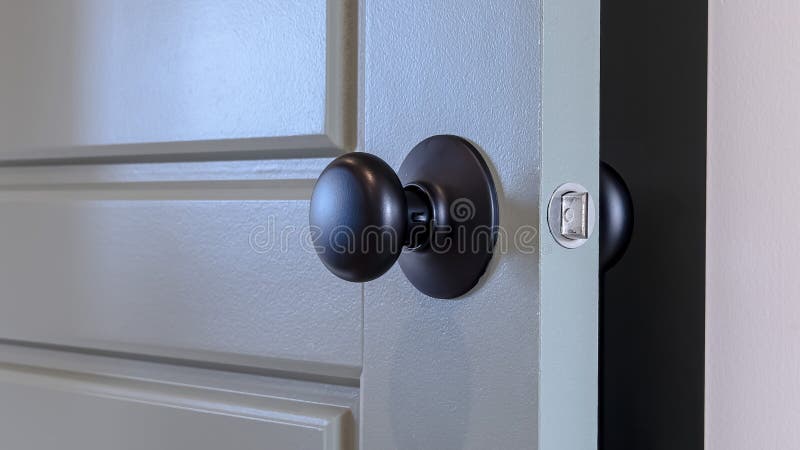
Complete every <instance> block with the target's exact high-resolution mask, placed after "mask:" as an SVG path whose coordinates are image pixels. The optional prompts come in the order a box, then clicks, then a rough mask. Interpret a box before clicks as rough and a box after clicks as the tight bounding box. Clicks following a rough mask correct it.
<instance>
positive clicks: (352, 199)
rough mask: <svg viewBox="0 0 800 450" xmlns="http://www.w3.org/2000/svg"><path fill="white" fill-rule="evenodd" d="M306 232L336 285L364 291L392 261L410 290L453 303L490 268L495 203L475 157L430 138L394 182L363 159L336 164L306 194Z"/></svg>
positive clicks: (456, 143)
mask: <svg viewBox="0 0 800 450" xmlns="http://www.w3.org/2000/svg"><path fill="white" fill-rule="evenodd" d="M309 222H310V224H311V227H312V238H313V241H314V247H315V249H316V251H317V254H318V255H319V257H320V259H321V260H322V263H323V264H324V265H325V267H327V268H328V270H330V271H331V272H332V273H333V274H334V275H336V276H338V277H339V278H342V279H344V280H347V281H353V282H365V281H370V280H373V279H375V278H377V277H379V276H381V275H383V274H384V273H385V272H386V271H388V270H389V269H390V268H391V267H392V265H393V264H394V263H395V261H397V260H398V258H399V259H400V266H401V268H402V269H403V272H404V273H405V274H406V277H407V278H408V279H409V281H411V283H412V284H413V285H414V286H415V287H416V288H417V289H419V290H420V291H422V292H423V293H425V294H427V295H429V296H431V297H436V298H454V297H458V296H460V295H463V294H465V293H466V292H468V291H469V290H470V289H472V287H474V286H475V285H476V284H477V282H478V280H479V279H480V277H481V276H482V275H483V273H484V272H485V270H486V267H487V265H488V262H489V260H490V259H491V256H492V252H493V247H494V243H495V241H496V239H497V226H498V208H497V195H496V193H495V188H494V182H493V180H492V176H491V173H490V171H489V169H488V167H487V165H486V163H485V161H484V160H483V157H482V156H481V154H480V153H479V152H478V150H477V149H475V148H474V147H473V146H472V145H471V144H470V143H469V142H467V141H466V140H464V139H462V138H459V137H456V136H434V137H431V138H428V139H426V140H424V141H422V142H421V143H419V144H418V145H417V146H416V147H414V149H412V151H411V152H410V153H409V155H408V156H407V157H406V159H405V161H404V162H403V164H402V165H401V167H400V170H399V174H398V173H395V172H394V170H392V168H391V167H389V165H388V164H386V162H384V161H383V160H382V159H380V158H378V157H377V156H374V155H371V154H369V153H360V152H357V153H348V154H346V155H343V156H340V157H338V158H336V159H335V160H334V161H333V162H331V163H330V164H329V165H328V166H327V167H326V168H325V170H323V171H322V174H320V176H319V178H318V179H317V183H316V185H315V186H314V192H313V194H312V196H311V209H310V214H309ZM480 234H482V235H480ZM465 243H476V245H475V246H470V245H464V244H465Z"/></svg>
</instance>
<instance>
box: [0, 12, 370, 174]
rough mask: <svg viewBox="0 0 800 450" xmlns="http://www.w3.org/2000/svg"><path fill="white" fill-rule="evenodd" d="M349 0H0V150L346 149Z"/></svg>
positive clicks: (350, 133)
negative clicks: (0, 71) (0, 70)
mask: <svg viewBox="0 0 800 450" xmlns="http://www.w3.org/2000/svg"><path fill="white" fill-rule="evenodd" d="M350 4H351V2H349V1H340V0H330V1H326V0H311V1H301V2H287V1H282V0H269V1H263V0H261V1H257V0H236V1H234V2H218V1H215V0H203V1H190V0H169V1H163V0H147V1H128V0H64V1H55V2H54V1H49V0H29V1H15V2H4V4H3V5H2V9H1V10H0V61H3V76H2V77H0V160H31V159H63V158H71V157H100V158H108V157H112V156H116V157H118V156H129V157H130V156H136V157H138V158H139V159H142V158H153V157H156V156H162V157H163V155H175V154H192V155H198V154H206V155H208V154H213V155H215V156H214V157H216V158H219V157H223V158H231V157H233V156H241V155H243V154H261V155H263V154H282V155H284V156H285V155H309V154H315V155H335V154H338V153H340V152H342V151H346V150H351V149H352V147H353V145H354V138H355V95H356V93H355V63H354V62H355V59H354V55H355V48H354V46H353V45H352V43H350V42H349V41H348V40H349V39H351V35H352V34H353V25H354V24H355V15H354V14H353V12H352V11H351V10H350V8H351V6H350ZM152 143H160V145H148V144H152ZM223 155H225V156H223Z"/></svg>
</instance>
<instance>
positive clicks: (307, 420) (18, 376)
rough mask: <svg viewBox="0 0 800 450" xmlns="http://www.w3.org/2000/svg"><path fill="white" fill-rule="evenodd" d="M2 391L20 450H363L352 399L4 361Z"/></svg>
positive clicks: (6, 430) (9, 428)
mask: <svg viewBox="0 0 800 450" xmlns="http://www.w3.org/2000/svg"><path fill="white" fill-rule="evenodd" d="M185 381H188V379H185ZM0 398H2V399H3V405H4V406H3V407H2V408H0V436H2V444H3V448H9V449H15V450H26V449H30V450H40V449H48V448H75V449H78V448H82V449H101V448H103V449H111V448H113V449H120V450H124V449H142V448H153V449H155V448H164V449H173V450H178V449H198V450H204V449H208V450H212V449H221V448H231V449H237V450H238V449H259V450H263V449H274V450H285V449H298V450H300V449H303V450H305V449H308V450H313V449H320V450H323V449H324V450H350V449H353V448H354V447H353V445H354V441H353V435H354V421H353V416H352V413H351V410H350V409H349V408H348V407H346V406H344V405H335V404H324V403H319V402H316V401H302V400H300V399H287V398H286V397H280V396H266V395H257V394H253V393H247V392H236V391H232V390H221V389H212V388H205V387H198V386H192V385H189V384H187V383H186V382H184V383H181V384H176V383H170V382H159V381H153V380H148V379H141V378H131V377H126V378H123V377H115V376H108V375H95V374H87V373H80V372H71V371H66V370H59V369H50V368H43V367H36V366H29V365H17V364H10V363H2V364H0ZM11 405H13V407H11ZM65 446H66V447H65Z"/></svg>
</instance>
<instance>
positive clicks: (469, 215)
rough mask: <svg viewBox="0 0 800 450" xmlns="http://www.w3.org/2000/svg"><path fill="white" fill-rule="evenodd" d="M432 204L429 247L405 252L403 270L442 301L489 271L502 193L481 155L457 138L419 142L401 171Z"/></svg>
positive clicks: (468, 287)
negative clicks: (499, 197) (499, 193)
mask: <svg viewBox="0 0 800 450" xmlns="http://www.w3.org/2000/svg"><path fill="white" fill-rule="evenodd" d="M398 175H399V177H400V181H401V182H402V184H403V186H415V187H416V188H418V189H419V190H420V191H422V192H423V193H424V194H425V195H427V196H428V198H429V200H430V203H431V205H432V210H433V214H432V216H433V217H432V226H431V234H430V237H429V240H428V243H427V245H424V246H422V247H420V248H418V249H415V250H408V249H407V250H405V251H404V252H403V253H402V255H400V268H401V269H402V270H403V273H405V275H406V277H407V278H408V279H409V281H411V283H412V284H413V285H414V287H416V288H417V289H419V290H420V291H421V292H423V293H424V294H426V295H428V296H430V297H434V298H442V299H450V298H456V297H460V296H462V295H464V294H466V293H467V292H469V291H470V290H471V289H472V288H473V287H475V285H476V284H477V283H478V281H479V280H480V278H481V276H483V274H484V273H485V272H486V268H487V266H488V265H489V261H490V260H491V259H492V254H493V252H494V247H495V244H496V242H497V232H498V227H499V214H498V203H497V192H496V190H495V185H494V180H493V178H492V174H491V172H490V170H489V167H488V166H487V164H486V161H485V160H484V158H483V156H482V155H481V153H480V152H479V151H478V150H477V149H476V148H475V147H474V146H473V145H472V144H471V143H469V142H468V141H467V140H465V139H463V138H460V137H458V136H450V135H440V136H433V137H430V138H428V139H425V140H424V141H422V142H420V143H419V144H417V146H416V147H414V148H413V149H412V150H411V152H410V153H409V154H408V156H406V159H405V160H404V161H403V164H402V165H401V166H400V170H399V171H398Z"/></svg>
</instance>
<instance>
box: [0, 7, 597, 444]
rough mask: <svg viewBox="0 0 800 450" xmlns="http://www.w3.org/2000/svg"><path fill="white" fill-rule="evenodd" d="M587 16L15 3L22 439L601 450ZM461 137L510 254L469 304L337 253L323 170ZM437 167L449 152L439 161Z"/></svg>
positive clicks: (10, 300) (11, 91)
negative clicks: (560, 238) (350, 272)
mask: <svg viewBox="0 0 800 450" xmlns="http://www.w3.org/2000/svg"><path fill="white" fill-rule="evenodd" d="M598 28H599V11H598V2H597V1H596V0H529V1H513V2H482V1H479V0H467V1H464V0H460V1H450V0H448V1H437V2H413V3H407V2H395V1H388V0H387V1H384V0H363V1H361V2H358V1H355V0H353V1H350V0H341V1H338V0H327V1H324V0H298V1H282V0H260V1H252V0H241V1H236V2H227V3H224V4H223V3H222V2H215V1H189V0H169V1H130V0H128V1H125V0H68V1H67V0H65V1H46V0H33V1H30V0H25V1H23V0H8V1H4V2H2V3H0V61H3V64H2V67H1V68H0V74H1V75H2V76H1V77H0V99H1V102H0V160H2V162H0V249H2V252H1V253H0V285H2V286H3V296H2V301H0V393H1V395H0V398H2V402H0V439H2V447H3V448H9V449H45V448H56V447H58V448H69V449H109V448H117V449H134V448H137V449H139V448H165V449H167V448H169V449H184V448H186V449H189V448H191V449H201V450H206V449H208V450H210V449H217V448H236V449H250V448H252V449H256V448H258V449H264V448H269V449H359V448H360V449H378V450H388V449H450V448H452V449H481V450H483V449H490V448H497V449H525V448H540V449H560V448H594V447H595V446H596V413H597V411H596V398H597V382H596V378H597V278H596V277H597V245H596V237H594V236H593V237H591V238H590V239H588V241H587V242H586V244H585V245H583V246H581V247H579V248H574V249H567V248H565V247H562V246H560V245H558V244H557V243H556V241H555V240H554V239H553V237H552V236H551V234H550V231H549V229H548V217H547V207H548V203H549V201H550V197H551V193H553V192H554V191H555V190H556V188H557V187H558V186H560V185H561V184H563V183H566V182H572V183H579V184H581V185H583V186H586V187H587V188H588V191H589V192H590V193H592V192H596V189H597V169H598V165H597V164H598V162H597V129H598V116H597V114H598V107H597V106H598V95H597V91H598V73H599V71H598V43H599V32H598ZM442 134H447V135H457V136H461V137H463V138H464V139H466V140H467V141H469V142H470V143H471V145H473V146H474V147H475V148H476V149H477V151H478V152H479V153H480V154H481V155H482V157H483V159H485V160H486V162H487V165H488V167H489V170H490V172H491V175H492V177H493V179H494V184H495V187H496V195H497V200H498V212H499V225H500V228H501V230H502V232H501V233H500V234H499V239H498V242H497V245H496V246H495V247H494V254H493V256H492V259H491V261H490V263H489V265H488V268H487V269H486V272H485V273H484V274H483V276H482V277H481V278H480V281H479V282H478V284H477V286H475V287H474V288H473V289H472V290H470V291H469V292H468V293H466V294H465V295H462V296H460V297H459V298H456V299H450V300H440V299H434V298H431V297H428V296H426V295H424V294H422V293H421V292H419V291H418V290H417V289H416V288H415V287H414V285H412V284H411V283H410V282H409V281H408V279H406V277H405V276H404V274H403V272H402V271H401V270H400V268H399V267H397V266H395V267H393V268H392V269H391V270H389V272H388V273H386V274H385V275H383V276H382V277H380V278H378V279H376V280H374V281H370V282H367V283H350V282H346V281H343V280H341V279H339V278H337V277H335V276H334V275H332V274H331V273H330V272H328V271H327V270H326V268H325V266H324V265H323V264H322V263H321V261H320V260H319V258H318V257H317V255H316V254H315V252H314V251H313V250H314V248H313V245H310V242H311V239H310V234H311V233H310V232H309V228H308V219H309V200H310V197H311V193H312V190H313V188H314V185H315V181H316V179H317V178H318V176H319V175H320V173H321V172H322V170H323V169H324V168H325V167H326V166H327V165H328V164H329V163H330V162H331V161H332V160H334V158H337V157H339V156H341V155H344V154H347V153H349V152H353V151H358V152H369V153H372V154H374V155H376V156H378V157H380V158H382V159H383V160H385V161H386V162H387V163H388V164H389V165H390V166H391V167H392V168H394V170H397V169H398V167H399V166H400V164H401V162H402V161H403V158H404V157H405V156H406V155H407V154H408V153H409V151H410V150H411V149H412V148H413V147H414V146H415V145H416V144H417V143H419V142H420V141H422V140H424V139H426V138H427V137H430V136H434V135H442ZM440 163H441V169H440V170H442V171H447V170H450V169H448V165H447V164H448V161H440Z"/></svg>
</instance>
